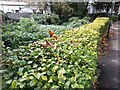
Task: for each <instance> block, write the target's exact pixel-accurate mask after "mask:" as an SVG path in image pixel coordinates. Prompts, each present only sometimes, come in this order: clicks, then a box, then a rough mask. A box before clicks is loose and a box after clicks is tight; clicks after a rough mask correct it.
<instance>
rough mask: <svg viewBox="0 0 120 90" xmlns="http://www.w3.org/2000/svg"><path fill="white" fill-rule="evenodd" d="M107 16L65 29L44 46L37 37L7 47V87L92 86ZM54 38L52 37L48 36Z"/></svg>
mask: <svg viewBox="0 0 120 90" xmlns="http://www.w3.org/2000/svg"><path fill="white" fill-rule="evenodd" d="M108 21H109V19H108V18H97V19H96V20H95V21H94V22H93V23H90V24H87V25H84V26H82V27H81V28H80V29H74V30H66V31H64V33H62V34H61V35H60V36H58V39H57V40H56V41H54V43H55V47H54V48H51V47H48V48H43V47H41V43H42V42H43V41H41V40H40V41H36V42H33V43H31V44H29V45H27V46H20V47H19V48H18V49H14V50H12V51H11V50H10V48H6V49H5V50H4V56H3V61H2V62H4V63H5V65H6V67H7V68H6V72H5V73H4V75H3V83H4V87H3V90H4V89H6V88H7V89H10V88H13V89H14V88H19V89H20V88H21V89H23V88H25V89H26V88H30V89H40V88H46V89H51V88H60V89H66V88H69V89H71V88H81V89H86V88H91V87H92V83H93V82H94V81H95V80H96V79H97V77H98V71H97V70H98V69H97V59H98V55H97V53H98V42H99V38H100V36H101V34H102V33H104V32H105V31H106V30H107V28H108ZM47 40H49V41H50V42H52V40H51V38H47Z"/></svg>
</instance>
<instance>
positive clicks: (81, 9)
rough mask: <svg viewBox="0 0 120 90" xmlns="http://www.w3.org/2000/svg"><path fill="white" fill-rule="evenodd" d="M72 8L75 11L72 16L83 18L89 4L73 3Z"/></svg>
mask: <svg viewBox="0 0 120 90" xmlns="http://www.w3.org/2000/svg"><path fill="white" fill-rule="evenodd" d="M69 5H70V7H71V8H73V9H74V13H73V15H72V16H74V17H79V18H83V17H85V16H86V13H87V4H86V3H85V2H71V3H69Z"/></svg>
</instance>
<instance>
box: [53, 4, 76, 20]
mask: <svg viewBox="0 0 120 90" xmlns="http://www.w3.org/2000/svg"><path fill="white" fill-rule="evenodd" d="M51 8H52V12H54V13H56V14H58V15H59V17H60V19H61V20H62V21H63V22H64V21H66V20H67V19H68V18H69V17H71V16H72V15H73V13H74V9H73V8H71V7H70V5H69V4H68V3H66V2H59V3H58V2H54V3H52V5H51Z"/></svg>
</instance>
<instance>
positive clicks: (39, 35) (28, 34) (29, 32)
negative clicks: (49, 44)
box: [1, 18, 85, 49]
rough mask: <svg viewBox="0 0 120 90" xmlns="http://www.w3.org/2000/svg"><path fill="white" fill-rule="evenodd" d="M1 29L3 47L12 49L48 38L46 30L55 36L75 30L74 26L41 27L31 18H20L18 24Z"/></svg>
mask: <svg viewBox="0 0 120 90" xmlns="http://www.w3.org/2000/svg"><path fill="white" fill-rule="evenodd" d="M83 24H85V23H78V24H77V25H78V26H77V27H80V26H81V25H83ZM1 28H2V40H3V41H4V44H5V46H6V47H11V48H12V49H13V48H18V47H19V46H24V45H28V44H29V43H31V42H34V41H37V40H39V39H44V38H45V37H49V34H48V29H51V30H52V31H54V32H55V33H56V34H60V33H62V32H63V31H64V30H68V29H73V28H75V25H72V24H70V25H67V26H57V25H41V24H38V23H37V22H36V21H35V20H34V19H33V18H22V19H21V20H20V21H19V22H18V23H5V24H4V25H2V27H1Z"/></svg>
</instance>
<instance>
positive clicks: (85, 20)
mask: <svg viewBox="0 0 120 90" xmlns="http://www.w3.org/2000/svg"><path fill="white" fill-rule="evenodd" d="M88 23H89V20H88V18H83V19H79V18H77V17H72V18H70V19H69V22H65V23H63V24H62V25H64V26H69V27H73V28H77V27H80V26H82V25H84V24H88Z"/></svg>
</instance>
